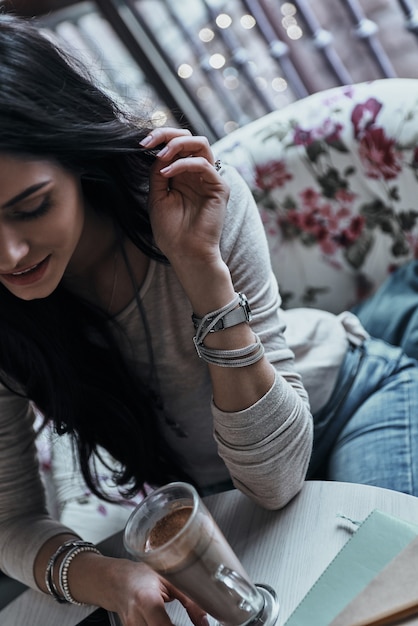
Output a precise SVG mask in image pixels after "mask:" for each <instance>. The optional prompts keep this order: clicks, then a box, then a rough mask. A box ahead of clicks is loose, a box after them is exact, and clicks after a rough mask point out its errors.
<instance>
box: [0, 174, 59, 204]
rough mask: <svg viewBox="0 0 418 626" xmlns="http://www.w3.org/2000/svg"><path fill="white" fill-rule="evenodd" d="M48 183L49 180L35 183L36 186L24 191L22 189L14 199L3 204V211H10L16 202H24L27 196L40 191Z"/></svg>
mask: <svg viewBox="0 0 418 626" xmlns="http://www.w3.org/2000/svg"><path fill="white" fill-rule="evenodd" d="M50 182H51V181H49V180H45V181H43V182H42V183H37V184H36V185H31V186H30V187H27V188H26V189H24V190H23V191H21V192H20V193H18V194H17V196H14V198H12V199H11V200H8V201H7V202H6V203H5V204H3V207H2V208H3V209H10V207H12V206H14V205H15V204H17V203H18V202H21V201H22V200H24V199H25V198H27V197H28V196H31V195H32V194H33V193H35V192H36V191H39V189H42V188H43V187H46V185H48V184H49V183H50Z"/></svg>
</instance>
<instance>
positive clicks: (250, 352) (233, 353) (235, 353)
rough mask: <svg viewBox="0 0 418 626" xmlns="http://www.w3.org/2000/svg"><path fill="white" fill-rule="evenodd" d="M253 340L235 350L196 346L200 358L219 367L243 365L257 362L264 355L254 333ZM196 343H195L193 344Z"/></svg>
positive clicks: (258, 338)
mask: <svg viewBox="0 0 418 626" xmlns="http://www.w3.org/2000/svg"><path fill="white" fill-rule="evenodd" d="M254 338H255V342H254V343H252V344H250V345H249V346H245V348H238V349H237V350H215V349H213V348H206V347H205V346H203V345H201V346H196V350H197V351H198V354H199V356H200V358H201V359H203V360H204V361H206V362H207V363H213V364H214V365H219V366H220V367H245V366H246V365H253V363H257V361H259V360H260V359H261V358H262V357H263V355H264V346H263V344H262V343H261V341H260V337H259V336H258V335H255V334H254ZM195 345H196V344H195Z"/></svg>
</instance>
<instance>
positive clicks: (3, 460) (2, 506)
mask: <svg viewBox="0 0 418 626" xmlns="http://www.w3.org/2000/svg"><path fill="white" fill-rule="evenodd" d="M33 422H34V415H33V410H32V407H31V405H30V403H29V402H28V401H27V400H26V399H24V398H21V397H20V396H18V395H15V394H13V393H12V392H10V391H9V390H8V389H6V388H5V387H4V386H2V385H0V485H1V489H0V569H1V570H2V571H3V572H4V573H6V574H7V575H9V576H10V577H12V578H15V579H17V580H20V581H21V582H23V583H24V584H26V585H28V586H29V587H32V588H34V589H37V585H36V582H35V578H34V574H33V565H34V561H35V557H36V555H37V553H38V551H39V549H40V547H41V546H42V545H43V544H44V543H45V541H47V540H48V539H49V538H50V537H52V536H54V535H58V534H61V533H63V532H68V531H69V529H68V528H66V527H65V526H62V525H61V524H60V523H59V522H57V521H55V520H53V519H52V518H51V517H50V516H49V515H48V511H47V508H46V499H45V491H44V488H43V483H42V479H41V477H40V472H39V463H38V457H37V451H36V446H35V431H34V428H33Z"/></svg>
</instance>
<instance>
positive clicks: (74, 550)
mask: <svg viewBox="0 0 418 626" xmlns="http://www.w3.org/2000/svg"><path fill="white" fill-rule="evenodd" d="M87 551H89V552H96V553H97V554H100V552H99V550H98V549H97V548H96V547H95V546H94V545H93V544H92V543H90V542H89V541H82V540H81V539H71V540H70V541H66V542H65V543H63V544H62V545H60V546H59V548H58V549H57V550H56V551H55V552H54V554H53V555H52V556H51V558H50V559H49V561H48V565H47V568H46V571H45V586H46V588H47V590H48V593H49V594H50V595H51V596H52V597H53V598H54V599H55V600H56V601H57V602H60V603H65V602H69V603H71V604H82V603H81V602H77V601H76V600H74V598H73V597H72V596H71V594H70V592H69V589H68V567H69V565H70V562H71V561H72V559H73V558H74V557H75V556H76V555H77V554H79V553H80V552H87ZM64 552H68V554H67V555H66V556H65V557H64V559H63V561H62V563H61V566H60V568H59V574H58V581H59V587H60V588H61V590H62V593H60V591H59V589H58V587H57V585H56V584H55V582H54V568H55V565H56V562H57V559H58V557H60V556H61V554H64ZM70 555H72V556H71V559H70V562H69V563H68V565H67V566H66V568H65V571H63V565H64V563H66V562H67V561H68V558H69V557H70Z"/></svg>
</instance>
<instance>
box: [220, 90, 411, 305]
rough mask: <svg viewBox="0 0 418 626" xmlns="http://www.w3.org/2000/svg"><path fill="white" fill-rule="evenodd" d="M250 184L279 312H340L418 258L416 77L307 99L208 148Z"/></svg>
mask: <svg viewBox="0 0 418 626" xmlns="http://www.w3.org/2000/svg"><path fill="white" fill-rule="evenodd" d="M213 149H214V151H215V155H216V157H217V158H220V159H221V160H222V161H223V162H225V163H230V164H232V165H234V166H235V167H236V168H237V169H238V171H239V172H240V173H241V175H242V176H243V177H244V179H245V180H246V181H247V183H248V184H249V186H250V188H251V190H252V192H253V194H254V197H255V199H256V202H257V204H258V207H259V210H260V213H261V216H262V219H263V222H264V225H265V229H266V233H267V238H268V241H269V246H270V251H271V258H272V263H273V269H274V271H275V274H276V276H277V278H278V282H279V285H280V289H281V294H282V298H283V306H284V307H285V308H290V307H296V306H304V307H306V306H313V307H318V308H323V309H326V310H328V311H331V312H336V313H338V312H341V311H342V310H344V309H347V308H349V307H351V306H352V305H354V304H356V303H357V302H358V301H359V300H361V299H362V298H364V297H365V296H367V295H368V294H370V293H371V292H372V291H373V290H374V289H375V288H376V287H377V286H378V285H380V284H381V282H382V281H383V280H384V278H385V277H386V276H387V275H388V273H390V272H391V271H393V269H394V268H396V267H398V266H399V265H401V264H402V263H405V261H407V260H409V259H411V258H413V257H416V256H417V254H418V80H414V79H400V78H393V79H382V80H376V81H371V82H367V83H361V84H357V85H350V86H344V87H336V88H333V89H330V90H327V91H323V92H320V93H316V94H313V95H311V96H308V97H306V98H304V99H302V100H299V101H297V102H295V103H293V104H290V105H288V106H287V107H286V108H284V109H281V110H278V111H275V112H273V113H270V114H268V115H266V116H264V117H262V118H260V119H258V120H256V121H254V122H251V123H250V124H248V125H247V126H245V127H242V128H240V129H237V130H235V131H234V132H232V133H231V134H229V135H228V136H226V137H225V138H223V139H221V140H219V141H218V142H217V143H215V144H214V146H213Z"/></svg>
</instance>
